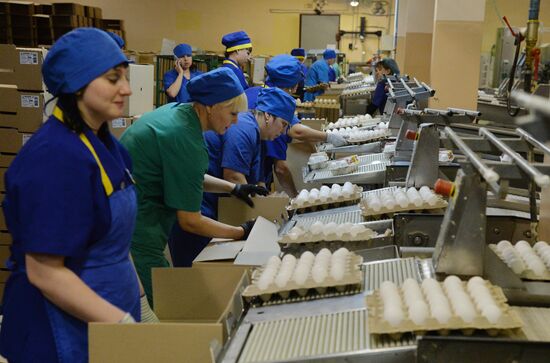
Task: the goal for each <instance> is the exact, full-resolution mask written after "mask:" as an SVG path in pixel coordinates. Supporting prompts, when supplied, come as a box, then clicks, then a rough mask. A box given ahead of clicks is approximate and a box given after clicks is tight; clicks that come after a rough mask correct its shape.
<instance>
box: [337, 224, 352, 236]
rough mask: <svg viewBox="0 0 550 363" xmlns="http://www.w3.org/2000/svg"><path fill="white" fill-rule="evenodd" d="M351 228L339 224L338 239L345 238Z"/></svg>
mask: <svg viewBox="0 0 550 363" xmlns="http://www.w3.org/2000/svg"><path fill="white" fill-rule="evenodd" d="M348 229H349V226H346V225H345V224H339V225H338V227H336V232H335V233H336V237H338V238H343V237H344V235H345V234H346V233H347V232H348Z"/></svg>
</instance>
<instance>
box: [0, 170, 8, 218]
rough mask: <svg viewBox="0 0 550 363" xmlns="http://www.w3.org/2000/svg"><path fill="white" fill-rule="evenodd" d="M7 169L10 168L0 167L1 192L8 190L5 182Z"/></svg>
mask: <svg viewBox="0 0 550 363" xmlns="http://www.w3.org/2000/svg"><path fill="white" fill-rule="evenodd" d="M7 170H8V168H0V192H5V191H6V184H5V182H4V176H5V174H6V171H7ZM0 229H2V228H0Z"/></svg>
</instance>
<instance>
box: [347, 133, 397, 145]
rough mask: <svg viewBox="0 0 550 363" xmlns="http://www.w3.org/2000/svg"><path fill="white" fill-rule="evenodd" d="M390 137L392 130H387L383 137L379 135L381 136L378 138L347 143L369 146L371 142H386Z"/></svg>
mask: <svg viewBox="0 0 550 363" xmlns="http://www.w3.org/2000/svg"><path fill="white" fill-rule="evenodd" d="M390 136H391V131H390V130H385V132H384V133H383V134H382V135H379V136H376V137H367V138H363V139H359V140H351V139H348V140H347V141H348V145H361V144H368V143H370V142H375V141H380V140H385V139H387V138H388V137H390Z"/></svg>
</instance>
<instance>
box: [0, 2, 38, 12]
mask: <svg viewBox="0 0 550 363" xmlns="http://www.w3.org/2000/svg"><path fill="white" fill-rule="evenodd" d="M4 4H7V9H5V10H6V13H10V14H16V15H33V14H34V3H32V2H27V1H10V2H7V3H4Z"/></svg>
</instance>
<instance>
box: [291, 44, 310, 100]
mask: <svg viewBox="0 0 550 363" xmlns="http://www.w3.org/2000/svg"><path fill="white" fill-rule="evenodd" d="M290 55H291V56H293V57H294V58H296V59H298V61H299V62H300V64H301V67H302V73H303V74H304V77H305V75H306V74H307V70H308V68H307V66H306V65H305V63H304V62H305V60H306V51H305V49H304V48H294V49H292V50H291V51H290ZM296 94H297V95H298V97H299V98H300V100H302V101H303V100H304V80H303V79H302V80H301V81H300V83H298V88H297V89H296Z"/></svg>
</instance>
